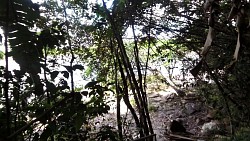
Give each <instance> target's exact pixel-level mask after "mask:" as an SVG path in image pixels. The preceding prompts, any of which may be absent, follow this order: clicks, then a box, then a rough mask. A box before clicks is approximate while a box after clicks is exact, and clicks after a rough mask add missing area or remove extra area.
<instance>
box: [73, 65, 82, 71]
mask: <svg viewBox="0 0 250 141" xmlns="http://www.w3.org/2000/svg"><path fill="white" fill-rule="evenodd" d="M77 69H79V70H83V69H84V67H83V66H82V65H74V66H73V70H77Z"/></svg>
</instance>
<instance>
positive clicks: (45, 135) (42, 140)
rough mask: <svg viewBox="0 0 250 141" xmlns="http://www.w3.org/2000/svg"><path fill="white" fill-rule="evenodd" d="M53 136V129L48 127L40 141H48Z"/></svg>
mask: <svg viewBox="0 0 250 141" xmlns="http://www.w3.org/2000/svg"><path fill="white" fill-rule="evenodd" d="M51 134H52V131H51V129H50V128H49V127H48V126H47V127H46V129H45V130H44V131H43V133H42V134H41V137H40V140H41V141H47V139H48V138H49V136H50V135H51Z"/></svg>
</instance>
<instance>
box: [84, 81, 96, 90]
mask: <svg viewBox="0 0 250 141" xmlns="http://www.w3.org/2000/svg"><path fill="white" fill-rule="evenodd" d="M97 83H98V81H92V82H89V83H87V84H86V85H85V88H91V87H94V86H95V85H96V84H97Z"/></svg>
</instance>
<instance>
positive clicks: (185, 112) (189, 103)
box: [95, 87, 221, 141]
mask: <svg viewBox="0 0 250 141" xmlns="http://www.w3.org/2000/svg"><path fill="white" fill-rule="evenodd" d="M148 103H149V105H148V106H149V112H150V116H151V121H152V126H153V129H154V132H155V134H156V135H157V141H168V140H171V139H172V135H173V132H171V131H170V127H171V123H172V121H178V122H179V123H181V124H182V125H183V126H184V127H185V129H186V131H187V132H188V134H189V135H188V136H186V135H180V134H175V135H178V136H177V137H179V138H182V137H185V136H186V137H188V138H190V139H194V137H196V139H197V138H198V137H201V136H203V137H204V136H207V135H209V132H213V133H215V132H216V131H219V130H220V125H219V124H221V123H218V122H217V121H213V120H212V119H213V118H212V117H211V114H210V113H209V112H208V111H209V110H208V108H206V106H205V105H204V101H203V100H202V99H201V98H199V96H198V95H197V94H195V92H190V93H186V96H182V97H180V96H178V95H177V94H176V92H175V90H174V89H172V88H171V87H168V88H164V89H160V90H158V91H149V92H148ZM112 105H115V103H113V104H112ZM121 109H122V114H123V117H124V118H126V119H127V120H126V121H127V122H126V125H127V126H126V127H125V128H124V131H126V132H127V134H128V135H130V136H131V137H132V136H133V137H134V136H136V134H137V132H136V129H135V124H134V123H133V119H132V117H131V115H130V114H129V113H127V109H126V105H125V104H124V103H121ZM95 121H99V122H98V124H97V126H101V125H109V126H113V127H116V114H115V109H113V111H111V112H110V113H109V114H107V115H105V117H103V118H98V119H95ZM170 138H171V139H170ZM200 140H204V139H200Z"/></svg>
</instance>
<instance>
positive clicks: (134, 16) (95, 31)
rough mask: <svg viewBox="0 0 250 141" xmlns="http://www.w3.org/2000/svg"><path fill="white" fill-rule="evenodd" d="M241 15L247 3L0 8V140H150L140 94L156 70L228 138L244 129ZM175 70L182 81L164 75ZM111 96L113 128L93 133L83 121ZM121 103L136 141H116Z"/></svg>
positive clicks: (245, 63)
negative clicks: (190, 96) (216, 114)
mask: <svg viewBox="0 0 250 141" xmlns="http://www.w3.org/2000/svg"><path fill="white" fill-rule="evenodd" d="M249 9H250V3H249V1H245V0H243V1H240V0H235V1H232V2H230V1H219V0H207V1H206V2H204V1H203V0H202V1H201V0H182V1H171V0H165V1H162V0H112V1H111V0H98V1H88V0H62V1H59V0H44V1H42V2H40V3H39V4H38V3H35V2H32V1H31V0H2V1H1V5H0V27H1V29H2V31H3V34H2V35H1V36H0V43H1V47H2V48H4V50H3V52H0V58H3V60H4V62H5V63H4V64H1V65H2V66H0V88H1V91H0V133H1V134H0V140H1V139H3V140H114V141H116V140H129V139H135V138H137V137H138V138H143V137H146V136H149V135H153V134H154V131H153V128H152V123H151V117H150V114H149V108H148V107H149V105H148V99H147V98H148V93H147V90H148V89H147V85H148V84H149V83H153V81H156V80H157V79H158V78H157V77H158V76H156V75H153V77H155V78H156V79H150V75H151V74H152V73H153V72H155V71H157V72H160V67H164V68H165V69H167V70H168V74H167V75H166V76H167V78H166V77H165V78H164V77H161V78H160V79H161V80H162V81H164V82H166V83H168V85H170V86H172V87H174V88H175V89H177V90H179V91H185V92H187V91H188V90H187V89H186V87H183V84H184V83H185V84H186V83H195V86H194V87H193V88H192V89H195V90H196V93H197V95H199V96H201V97H202V98H204V99H205V102H206V103H207V104H208V105H210V106H212V107H213V108H214V109H221V110H220V112H221V113H220V114H221V115H224V117H229V120H230V125H231V132H230V135H232V136H234V135H235V131H236V129H241V128H243V127H249V123H250V119H249V117H250V115H249V113H250V112H249V109H250V106H249V102H250V95H249V91H250V88H249V85H250V84H249V83H250V81H249V79H250V75H249V72H248V70H249V69H250V65H249V64H250V58H249V54H250V49H249V45H250V42H249V40H248V39H249V38H250V29H249V26H250V11H249ZM190 54H191V55H190ZM192 54H195V55H192ZM196 56H197V57H196ZM10 58H13V60H14V61H15V62H16V63H17V64H18V65H19V66H20V68H19V69H18V68H16V69H14V70H11V69H10V65H11V62H10ZM176 62H182V65H181V70H180V73H181V74H180V75H182V76H180V78H175V77H173V75H172V73H173V70H174V67H175V66H176V65H177V64H176ZM178 65H179V67H180V64H178ZM77 71H80V72H81V76H77V75H75V74H76V72H77ZM191 74H192V75H191ZM76 77H82V78H83V79H84V80H86V81H88V83H87V84H86V85H85V86H82V85H81V84H79V83H77V82H76V81H75V80H76ZM190 78H192V79H195V82H193V81H192V82H191V81H190ZM176 80H180V81H181V83H179V84H175V83H173V82H176ZM170 81H171V82H170ZM172 81H173V82H172ZM81 83H82V82H81ZM181 85H182V86H181ZM177 93H178V92H177ZM110 95H113V96H114V97H115V98H116V99H115V101H116V104H117V105H116V110H117V111H116V113H117V117H116V119H117V125H116V126H114V127H112V126H103V127H101V128H100V129H98V130H97V129H96V128H95V125H92V123H91V122H90V121H91V120H92V119H94V118H96V117H98V116H101V115H103V114H106V113H108V112H109V110H110V102H111V100H110V97H109V96H110ZM131 96H132V97H133V98H134V104H133V103H132V102H131V100H130V97H131ZM121 100H123V101H124V103H125V104H126V106H127V108H128V109H129V111H130V113H131V115H132V117H133V120H134V122H135V124H136V134H137V135H138V136H136V137H131V136H127V135H126V134H124V132H125V131H124V128H123V126H124V125H123V124H122V116H121V114H120V110H121V109H120V102H121ZM220 118H223V116H222V117H220Z"/></svg>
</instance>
